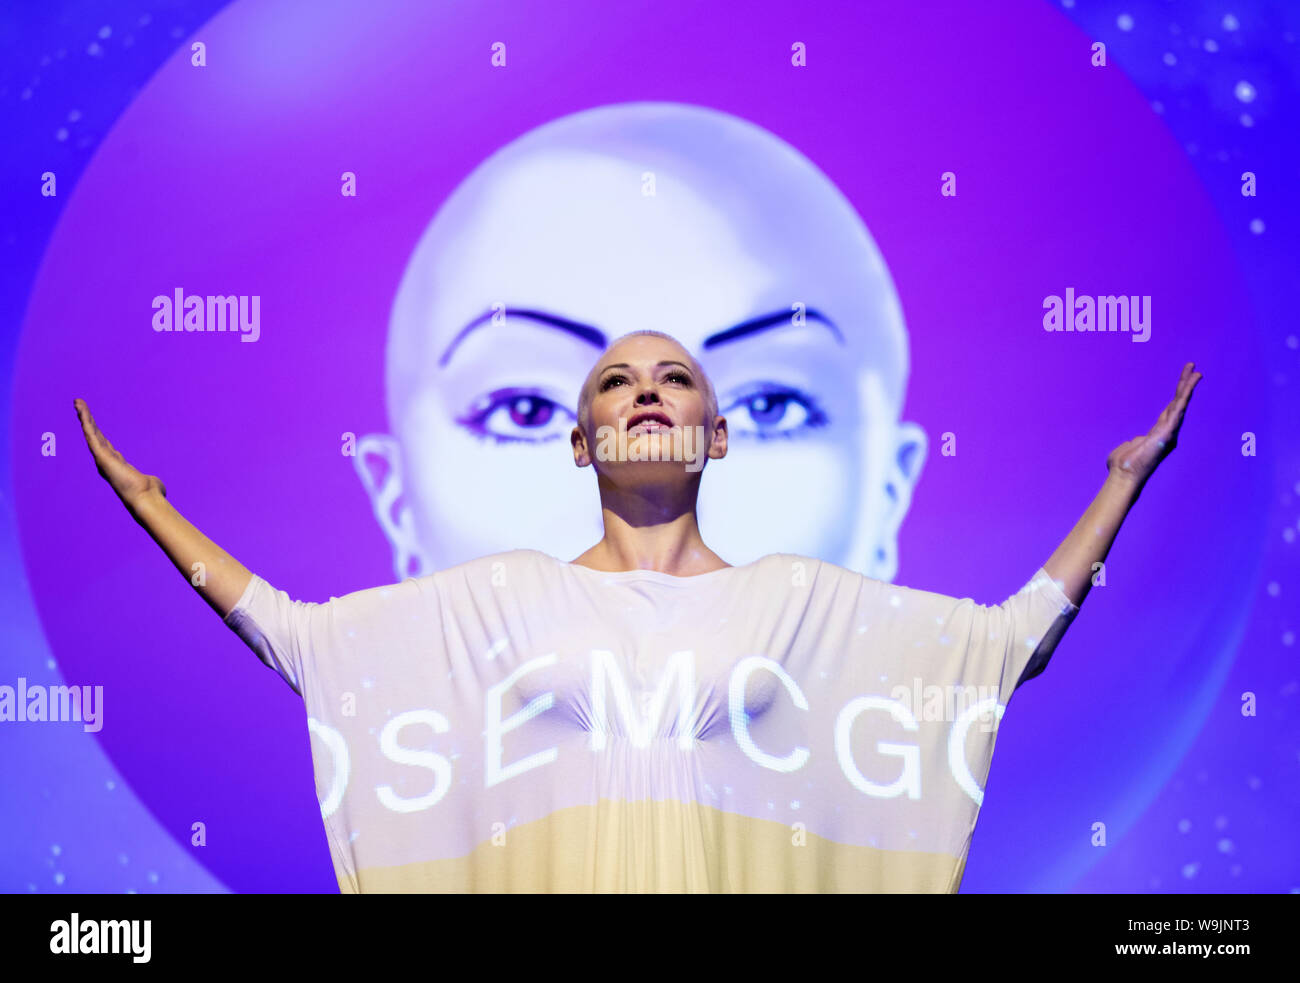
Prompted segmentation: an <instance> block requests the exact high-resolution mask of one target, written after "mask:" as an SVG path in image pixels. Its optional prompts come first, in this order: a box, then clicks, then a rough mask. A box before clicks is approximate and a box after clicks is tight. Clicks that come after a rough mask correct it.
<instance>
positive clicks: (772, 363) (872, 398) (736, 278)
mask: <svg viewBox="0 0 1300 983" xmlns="http://www.w3.org/2000/svg"><path fill="white" fill-rule="evenodd" d="M643 328H648V329H653V330H657V331H664V332H667V333H669V334H671V335H672V336H674V337H675V338H676V339H678V341H680V342H681V344H682V345H683V346H685V348H686V349H687V350H688V351H689V352H690V353H691V354H692V355H693V356H694V357H695V358H696V359H697V360H698V362H699V364H700V366H701V367H702V368H703V369H704V371H706V372H707V373H708V375H709V378H710V379H711V380H712V382H713V385H714V387H715V390H716V392H717V398H718V403H719V412H720V413H721V414H722V415H723V416H725V417H726V419H727V423H728V429H729V434H730V439H729V449H728V453H727V457H726V458H725V460H721V461H713V462H710V463H709V466H708V467H707V468H706V470H705V474H706V475H707V477H706V478H704V480H703V481H702V484H701V489H700V499H699V517H700V527H701V532H702V534H703V536H704V539H705V541H706V542H707V543H708V544H709V545H710V547H711V548H712V549H713V550H715V551H716V552H717V553H718V554H719V555H720V556H722V557H723V558H724V559H726V560H727V561H728V562H730V563H734V564H740V563H746V562H749V561H750V560H753V559H756V558H758V557H759V556H762V555H764V554H767V553H772V552H790V553H799V554H803V555H807V556H814V557H818V558H821V559H825V560H828V561H830V562H833V563H837V564H840V565H842V566H846V567H850V568H852V569H857V570H861V571H863V572H865V573H867V574H869V575H871V576H875V577H878V578H880V579H885V580H889V579H892V578H893V575H894V572H895V569H896V563H897V558H896V533H897V529H898V526H899V524H900V522H901V521H902V518H903V515H904V514H905V512H906V509H907V505H908V503H909V501H910V497H911V489H912V486H913V484H914V482H915V480H916V477H917V475H918V474H919V472H920V468H921V465H922V462H923V460H924V456H925V446H926V444H925V435H924V433H923V432H922V431H921V429H920V428H919V427H917V426H916V425H915V424H910V423H900V422H899V418H898V417H899V408H900V404H901V399H902V394H903V389H904V385H905V376H906V371H907V360H906V340H905V335H904V331H903V326H902V317H901V313H900V311H899V308H898V303H897V299H896V297H895V295H894V291H893V287H892V283H891V282H890V279H889V275H888V272H887V270H886V269H885V266H884V264H883V262H882V261H881V258H880V255H879V252H878V250H877V249H876V246H875V244H874V242H873V241H872V240H871V237H870V236H869V234H868V233H867V231H866V229H865V228H864V227H863V225H862V222H861V220H860V218H859V217H858V216H857V214H856V212H854V210H853V209H852V207H851V206H850V205H849V204H848V202H847V201H846V200H845V199H844V197H843V196H842V195H841V194H840V193H839V192H838V190H837V189H836V188H835V187H834V186H833V185H832V184H831V183H830V182H829V181H828V179H827V178H826V177H825V176H824V175H823V174H821V172H820V171H818V170H817V169H816V168H815V167H814V166H813V165H812V164H811V163H810V162H809V161H807V160H806V159H804V158H803V157H801V156H800V155H798V154H797V152H795V151H794V150H793V149H792V148H791V147H789V146H788V145H787V144H784V143H782V142H781V141H779V140H777V139H776V138H774V137H773V136H772V135H771V134H768V133H767V132H766V131H763V130H761V129H759V128H758V127H755V126H753V125H752V124H749V123H746V122H744V121H742V120H739V119H737V118H735V117H730V116H727V115H725V114H721V113H717V112H714V111H712V110H706V109H701V108H699V107H693V106H684V105H679V104H664V103H633V104H628V105H619V106H611V107H602V108H600V109H597V110H591V111H588V112H584V113H579V114H576V115H574V116H569V117H565V118H563V119H560V120H557V121H555V122H553V123H550V124H547V125H546V126H543V127H539V128H538V129H536V130H533V131H532V132H530V133H529V134H526V135H525V136H524V137H522V138H520V139H519V140H517V141H515V142H514V143H512V144H510V145H509V146H507V147H506V148H503V149H502V150H501V151H499V152H498V153H496V154H494V155H492V156H491V157H490V158H489V159H488V160H487V161H485V162H484V163H483V164H481V165H480V166H479V168H478V169H477V170H476V171H475V172H474V173H473V174H471V175H470V176H469V177H468V178H467V179H466V180H465V181H464V182H463V183H462V184H461V185H460V186H459V187H458V188H457V189H456V191H455V193H454V194H453V195H452V196H451V197H450V198H449V199H448V200H447V202H446V203H445V204H444V206H443V207H442V209H441V210H440V211H439V213H438V215H437V216H436V218H435V219H434V221H433V222H432V223H431V225H430V226H429V228H428V229H427V230H426V232H425V234H424V236H423V238H422V239H421V241H420V243H419V245H418V247H417V248H416V250H415V251H414V253H413V255H412V257H411V259H410V262H409V263H408V266H407V269H406V272H405V275H404V277H403V281H402V285H401V288H400V290H399V292H398V297H397V300H396V302H395V304H394V309H393V315H392V321H391V325H390V334H389V346H388V353H387V360H388V371H387V384H388V404H389V418H390V420H391V423H392V430H393V432H392V434H391V435H370V436H367V437H365V438H363V439H362V440H361V441H360V442H359V445H358V455H357V459H356V462H357V469H358V473H359V474H360V476H361V478H362V481H363V482H364V484H365V486H366V489H367V491H368V493H369V494H370V496H371V500H372V503H373V505H374V509H375V515H376V517H377V518H378V520H379V523H380V525H381V527H382V528H383V530H384V532H385V534H386V535H387V537H388V539H389V542H390V543H391V544H392V546H393V550H394V569H395V571H396V573H397V574H398V576H399V578H400V577H405V576H409V575H419V574H422V573H428V572H431V571H432V570H435V569H442V568H445V567H448V566H452V565H455V564H457V563H461V562H464V561H466V560H469V559H472V558H475V557H478V556H483V555H485V554H488V553H493V552H498V551H502V550H510V549H519V548H532V549H538V550H542V551H544V552H546V553H549V554H551V555H553V556H557V557H559V558H561V559H570V558H572V557H574V556H576V555H578V554H579V553H581V552H583V551H584V550H585V549H587V548H588V547H590V546H591V545H592V544H593V543H594V542H596V541H597V540H598V539H599V538H600V536H601V532H602V530H601V525H600V509H599V499H598V497H597V493H596V482H595V476H594V475H593V473H592V471H590V470H588V469H580V468H576V467H575V466H574V461H573V456H572V453H571V451H570V448H569V433H570V431H571V429H572V427H573V425H574V423H575V421H576V416H577V405H578V394H579V391H580V387H581V385H582V383H583V380H584V379H585V378H586V376H587V373H588V372H589V370H590V369H591V368H592V366H593V364H594V363H595V360H596V358H597V357H598V356H599V355H600V353H601V352H602V351H603V350H604V348H605V346H606V345H607V344H608V342H609V341H610V340H612V339H613V338H614V337H617V336H618V335H621V334H625V333H626V332H629V331H635V330H639V329H643Z"/></svg>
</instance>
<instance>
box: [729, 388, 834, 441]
mask: <svg viewBox="0 0 1300 983" xmlns="http://www.w3.org/2000/svg"><path fill="white" fill-rule="evenodd" d="M724 415H725V416H726V417H727V428H728V430H729V431H730V432H731V433H733V434H753V435H754V436H756V437H758V438H759V439H760V440H767V439H771V438H774V437H798V436H802V435H804V434H806V433H807V432H808V431H809V430H811V429H813V428H815V427H823V426H825V425H826V414H825V413H823V412H822V410H821V407H819V406H818V405H817V401H816V400H815V399H813V398H812V397H811V396H808V395H806V394H804V393H801V392H799V391H798V390H797V389H792V388H790V387H788V386H763V387H762V388H760V389H758V390H756V391H754V392H753V393H750V394H748V395H746V396H742V397H741V398H740V399H738V400H736V401H735V402H734V403H733V404H732V405H731V407H730V408H729V409H728V410H727V411H726V412H725V414H724Z"/></svg>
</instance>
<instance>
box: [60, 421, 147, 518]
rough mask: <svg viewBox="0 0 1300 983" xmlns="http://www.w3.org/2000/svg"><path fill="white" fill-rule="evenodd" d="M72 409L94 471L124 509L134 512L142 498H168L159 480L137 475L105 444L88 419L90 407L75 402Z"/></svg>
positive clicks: (135, 471) (114, 449) (106, 440)
mask: <svg viewBox="0 0 1300 983" xmlns="http://www.w3.org/2000/svg"><path fill="white" fill-rule="evenodd" d="M72 405H73V406H74V407H76V410H77V419H79V420H80V421H81V432H82V433H83V434H84V435H85V437H86V446H87V447H89V448H90V453H91V455H92V456H93V457H94V458H95V467H96V469H97V470H98V471H99V474H100V476H101V477H102V478H103V479H104V480H105V481H107V482H108V484H109V486H110V487H111V488H112V489H113V491H115V492H116V493H117V497H118V498H120V499H121V500H122V502H123V504H125V505H126V507H127V508H129V509H132V510H134V508H135V506H136V505H137V504H138V503H139V502H140V500H141V499H142V498H144V497H146V496H148V495H151V494H154V493H157V494H158V495H161V496H162V497H163V498H166V497H167V488H166V486H165V485H164V484H163V483H162V480H161V479H160V478H158V477H157V476H156V475H152V474H142V473H140V472H139V471H138V470H136V469H135V468H134V467H132V465H131V463H130V462H129V461H127V459H126V458H124V457H123V456H122V454H121V452H120V451H118V450H117V449H116V448H114V447H113V445H112V444H110V443H109V442H108V438H107V437H105V436H104V434H103V433H102V432H101V431H100V429H99V427H98V426H97V425H96V424H95V418H94V417H93V416H91V415H90V407H89V406H87V405H86V401H85V400H84V399H74V400H73V401H72Z"/></svg>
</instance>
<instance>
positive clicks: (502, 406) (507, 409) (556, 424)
mask: <svg viewBox="0 0 1300 983" xmlns="http://www.w3.org/2000/svg"><path fill="white" fill-rule="evenodd" d="M573 419H574V417H573V414H572V413H570V412H569V410H567V409H565V408H564V407H563V406H561V405H560V404H559V403H557V402H555V400H553V399H548V398H547V397H545V396H542V395H541V394H539V393H534V392H527V391H523V390H518V389H498V390H496V391H495V392H492V393H489V394H488V395H486V396H484V397H483V398H482V399H481V400H479V402H478V404H477V406H476V408H475V409H473V410H472V411H470V412H469V413H467V414H465V416H463V417H461V418H460V419H459V420H457V421H456V422H457V423H459V424H460V425H461V426H463V427H465V429H467V430H469V431H470V432H471V433H473V434H474V435H475V436H476V437H480V438H482V439H484V440H486V439H487V438H489V437H491V438H495V439H496V440H497V441H498V442H500V443H509V442H513V441H525V442H527V443H538V442H541V441H544V440H554V439H555V438H556V437H560V436H563V435H564V434H565V433H567V432H568V431H569V429H570V428H571V427H572V426H573V422H572V421H573Z"/></svg>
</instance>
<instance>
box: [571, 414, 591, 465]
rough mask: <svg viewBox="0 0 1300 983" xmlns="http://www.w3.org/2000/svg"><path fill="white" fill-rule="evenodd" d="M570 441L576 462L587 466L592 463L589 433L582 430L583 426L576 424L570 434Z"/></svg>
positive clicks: (574, 461)
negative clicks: (588, 444) (588, 439)
mask: <svg viewBox="0 0 1300 983" xmlns="http://www.w3.org/2000/svg"><path fill="white" fill-rule="evenodd" d="M569 443H571V444H572V445H573V463H574V464H576V465H577V466H578V467H580V468H585V467H586V466H587V465H588V464H590V463H591V449H590V448H589V447H588V446H587V435H586V434H584V433H583V432H582V427H580V426H577V425H576V424H575V425H574V428H573V432H572V433H571V434H569Z"/></svg>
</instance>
